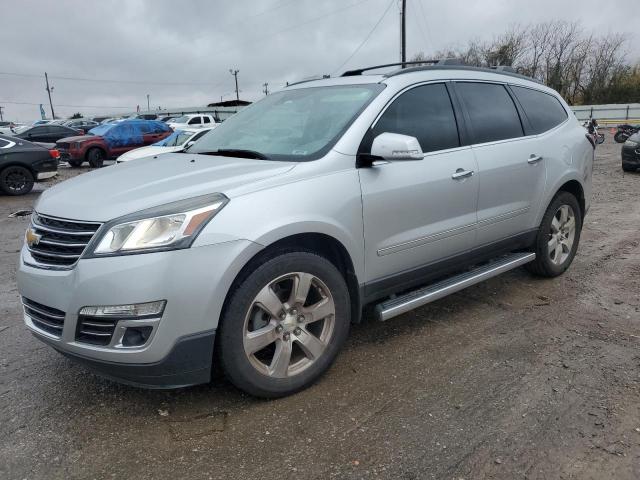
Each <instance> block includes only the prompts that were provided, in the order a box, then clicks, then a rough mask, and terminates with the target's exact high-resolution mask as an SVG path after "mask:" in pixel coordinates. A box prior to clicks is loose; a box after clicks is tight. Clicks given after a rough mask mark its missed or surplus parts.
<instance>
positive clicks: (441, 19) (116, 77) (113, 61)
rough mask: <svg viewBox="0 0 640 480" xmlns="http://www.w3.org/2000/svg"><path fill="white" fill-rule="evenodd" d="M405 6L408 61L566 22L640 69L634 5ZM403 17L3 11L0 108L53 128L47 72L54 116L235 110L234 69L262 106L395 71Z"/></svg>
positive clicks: (112, 2)
mask: <svg viewBox="0 0 640 480" xmlns="http://www.w3.org/2000/svg"><path fill="white" fill-rule="evenodd" d="M407 4H408V6H407V52H408V57H411V56H412V55H413V54H415V53H416V52H418V51H424V52H425V53H427V54H428V53H429V52H433V51H435V50H438V49H442V48H445V47H447V46H450V45H464V44H465V43H466V42H467V41H468V40H469V39H472V38H480V39H483V38H487V39H489V38H492V37H493V36H494V35H497V34H499V33H501V32H502V31H503V30H504V29H505V28H506V27H507V26H508V25H510V24H514V23H520V24H527V23H529V22H539V21H547V20H554V19H563V20H570V21H573V20H578V21H580V22H581V23H582V25H583V27H584V28H585V29H586V30H591V31H593V32H595V33H610V32H626V33H628V34H629V36H630V41H629V43H628V44H627V51H628V57H629V58H630V59H632V60H637V59H639V58H640V47H639V46H638V44H639V40H640V34H636V33H634V31H635V30H637V29H638V25H639V24H640V13H638V12H639V11H638V9H637V8H635V5H632V4H633V2H629V1H622V0H616V1H608V2H600V1H597V0H580V1H577V0H574V1H571V0H564V1H563V0H535V1H531V0H528V1H524V0H476V1H472V0H467V1H462V0H457V1H456V0H449V1H442V0H407ZM384 12H386V14H384ZM398 13H399V8H398V0H393V1H392V0H251V1H250V0H233V1H221V0H184V1H180V2H178V1H176V0H146V1H145V0H127V1H125V0H100V1H94V0H80V1H72V0H58V1H47V0H40V1H36V0H0V46H1V48H2V55H1V58H2V62H1V63H0V65H1V66H0V105H1V106H3V107H4V117H5V119H11V120H23V121H24V120H34V119H36V118H39V115H40V114H39V106H38V104H40V103H43V104H44V106H45V110H46V113H47V116H48V117H49V116H50V114H51V112H50V109H49V102H48V99H47V93H46V91H45V89H44V87H45V85H44V72H45V71H46V72H48V74H49V76H50V83H51V85H52V86H53V87H54V90H53V103H54V109H55V111H56V115H58V116H65V117H66V116H69V115H71V114H72V113H74V112H77V111H79V112H82V113H83V114H84V115H85V116H92V115H97V114H102V113H113V112H121V113H125V112H127V111H133V110H135V108H136V106H137V105H140V107H141V108H142V109H146V105H147V100H146V95H147V94H149V95H150V97H151V108H152V109H155V108H157V107H158V106H162V107H163V108H164V107H178V106H196V105H206V104H207V103H211V102H214V101H220V97H221V96H222V97H223V98H224V100H230V99H232V98H234V97H235V93H234V82H233V76H232V75H231V74H230V73H229V69H230V68H234V69H238V70H239V71H240V72H239V74H238V80H239V84H240V90H241V93H240V97H241V98H242V99H247V100H256V99H258V98H260V97H261V95H262V93H261V90H262V84H263V83H265V82H268V83H269V88H270V89H277V88H280V87H282V86H283V85H284V84H285V82H286V81H295V80H297V79H300V78H303V77H308V76H311V75H315V74H322V73H335V72H336V71H337V70H340V71H342V70H344V69H345V68H349V67H351V68H354V67H358V66H363V65H373V64H380V63H387V62H393V61H398V57H399V35H400V34H399V16H398ZM383 14H384V17H383ZM379 21H380V23H379V24H378V26H377V27H376V29H375V30H374V31H373V34H372V35H371V36H370V37H369V39H368V40H367V41H366V42H365V43H364V44H362V42H363V41H364V40H365V38H366V37H367V35H369V34H370V32H371V31H372V29H373V27H374V26H375V25H376V24H377V23H378V22H379ZM361 44H362V47H361V48H360V49H359V50H357V51H356V49H357V48H358V47H359V46H360V45H361ZM354 52H355V54H354ZM352 55H353V56H352ZM349 58H350V59H349ZM347 59H349V60H348V62H347V63H346V64H345V61H347ZM343 64H344V66H343ZM61 77H67V78H66V79H65V78H61ZM78 79H86V80H78ZM10 102H13V103H10ZM20 102H23V103H20ZM32 104H33V105H32ZM120 107H121V108H120Z"/></svg>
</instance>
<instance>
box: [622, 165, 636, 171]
mask: <svg viewBox="0 0 640 480" xmlns="http://www.w3.org/2000/svg"><path fill="white" fill-rule="evenodd" d="M637 169H638V167H636V166H633V165H629V164H628V163H623V164H622V170H623V171H625V172H635V171H636V170H637Z"/></svg>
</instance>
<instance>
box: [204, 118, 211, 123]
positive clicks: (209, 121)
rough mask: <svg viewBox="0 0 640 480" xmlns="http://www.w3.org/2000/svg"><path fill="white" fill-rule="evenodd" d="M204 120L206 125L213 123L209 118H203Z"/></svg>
mask: <svg viewBox="0 0 640 480" xmlns="http://www.w3.org/2000/svg"><path fill="white" fill-rule="evenodd" d="M202 120H204V123H211V120H210V119H209V117H202Z"/></svg>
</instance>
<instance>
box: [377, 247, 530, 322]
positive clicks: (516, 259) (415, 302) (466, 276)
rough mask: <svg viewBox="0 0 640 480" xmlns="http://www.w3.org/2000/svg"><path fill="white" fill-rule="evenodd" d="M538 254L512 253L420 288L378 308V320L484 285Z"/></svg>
mask: <svg viewBox="0 0 640 480" xmlns="http://www.w3.org/2000/svg"><path fill="white" fill-rule="evenodd" d="M535 258H536V254H535V253H531V252H525V253H511V254H509V255H505V256H504V257H501V258H499V259H498V260H494V261H491V262H489V263H487V264H485V265H482V266H479V267H476V268H474V269H473V270H469V271H467V272H464V273H461V274H459V275H455V276H453V277H449V278H447V279H445V280H442V281H440V282H437V283H434V284H432V285H427V286H426V287H422V288H419V289H418V290H414V291H412V292H409V293H405V294H404V295H402V296H399V297H395V298H392V299H390V300H387V301H386V302H382V303H380V304H378V305H377V306H376V314H377V316H378V320H380V321H383V322H384V321H385V320H389V319H390V318H393V317H396V316H398V315H402V314H403V313H406V312H408V311H410V310H413V309H414V308H418V307H421V306H422V305H426V304H427V303H431V302H433V301H435V300H438V299H440V298H442V297H446V296H447V295H450V294H452V293H455V292H458V291H460V290H462V289H465V288H467V287H470V286H471V285H475V284H476V283H480V282H483V281H484V280H487V279H489V278H491V277H495V276H497V275H500V274H501V273H504V272H507V271H509V270H513V269H514V268H517V267H519V266H520V265H524V264H525V263H529V262H531V261H533V260H535Z"/></svg>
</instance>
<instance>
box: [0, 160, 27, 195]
mask: <svg viewBox="0 0 640 480" xmlns="http://www.w3.org/2000/svg"><path fill="white" fill-rule="evenodd" d="M33 183H34V178H33V174H32V173H31V172H30V171H29V170H28V169H26V168H24V167H21V166H19V165H11V166H9V167H6V168H5V169H4V170H2V171H0V190H1V191H2V192H3V193H5V194H7V195H26V194H27V193H29V192H30V191H31V190H32V189H33Z"/></svg>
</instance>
